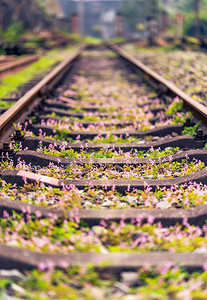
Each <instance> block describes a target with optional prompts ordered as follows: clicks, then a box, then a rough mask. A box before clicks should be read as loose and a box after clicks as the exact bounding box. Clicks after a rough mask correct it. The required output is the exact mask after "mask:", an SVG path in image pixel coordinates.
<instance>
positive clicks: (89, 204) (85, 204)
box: [83, 201, 91, 208]
mask: <svg viewBox="0 0 207 300" xmlns="http://www.w3.org/2000/svg"><path fill="white" fill-rule="evenodd" d="M83 207H84V208H90V207H91V202H90V201H86V202H85V203H84V204H83Z"/></svg>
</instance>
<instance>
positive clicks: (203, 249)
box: [192, 246, 207, 254]
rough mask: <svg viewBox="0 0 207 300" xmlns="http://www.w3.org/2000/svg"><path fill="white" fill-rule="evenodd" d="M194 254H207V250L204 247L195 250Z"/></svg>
mask: <svg viewBox="0 0 207 300" xmlns="http://www.w3.org/2000/svg"><path fill="white" fill-rule="evenodd" d="M192 253H197V254H206V253H207V248H206V247H205V246H202V247H200V248H198V249H196V250H194V251H193V252H192Z"/></svg>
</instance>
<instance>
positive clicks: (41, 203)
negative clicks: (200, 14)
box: [0, 47, 207, 299]
mask: <svg viewBox="0 0 207 300" xmlns="http://www.w3.org/2000/svg"><path fill="white" fill-rule="evenodd" d="M79 54H80V53H79ZM129 67H130V68H129ZM145 79H146V75H145V76H143V74H142V73H141V72H137V71H136V72H134V70H132V68H131V64H130V63H129V62H128V64H126V60H121V59H120V57H119V56H118V55H116V54H114V52H112V51H110V50H107V49H106V48H104V47H100V48H97V49H88V50H86V51H84V52H83V53H82V55H80V56H79V55H78V56H77V58H76V59H75V62H74V63H73V64H71V67H70V70H69V71H68V72H67V73H66V74H65V76H64V77H63V78H62V80H61V81H60V82H59V83H58V85H57V84H56V87H55V88H53V89H52V91H49V90H47V91H46V92H45V93H43V92H42V93H41V94H40V95H39V96H41V97H40V98H41V101H39V102H38V103H39V104H38V105H36V106H33V107H32V108H31V109H30V114H29V116H28V120H26V121H24V122H21V123H18V124H16V127H17V130H16V133H15V134H13V136H12V138H11V141H10V143H4V147H2V150H1V157H2V163H1V165H0V172H1V182H2V187H1V188H0V197H1V198H0V214H1V230H0V243H1V245H0V262H1V265H2V266H3V267H2V268H3V269H4V268H5V269H11V270H13V269H19V270H20V271H25V270H31V269H34V268H37V267H38V268H39V271H38V272H40V273H36V274H35V273H34V272H33V273H30V274H27V279H26V281H24V280H23V281H22V278H21V277H18V276H21V275H20V273H18V274H19V275H18V276H17V277H18V278H15V280H14V279H12V280H13V281H15V282H16V283H15V284H16V285H18V286H19V294H18V291H15V288H13V289H11V288H8V287H7V286H6V285H5V287H4V292H5V293H6V294H11V295H20V296H21V297H22V298H24V297H26V293H28V295H30V293H31V292H32V288H31V286H29V285H28V280H32V281H34V282H35V281H36V280H37V277H38V276H39V280H40V282H41V280H43V278H44V273H41V272H42V271H45V270H47V271H48V273H47V274H50V276H49V277H48V278H47V279H46V281H47V283H48V282H49V281H50V284H51V282H52V280H54V278H53V279H52V277H53V276H56V278H59V280H60V281H62V280H63V277H64V276H65V277H64V278H66V277H67V280H66V279H64V280H66V282H65V287H64V288H65V292H64V293H65V294H64V293H63V294H62V295H63V296H62V299H65V298H64V297H66V296H65V295H66V294H67V293H68V292H69V290H70V289H71V290H70V291H71V293H72V295H73V294H74V295H76V296H77V297H79V298H80V299H81V297H84V293H86V290H87V284H86V282H89V283H90V284H91V291H90V293H91V297H92V299H95V297H98V298H100V299H102V298H103V299H107V298H109V299H110V294H111V295H112V297H114V298H116V299H147V298H146V297H148V296H149V295H151V294H150V293H152V290H153V284H155V285H157V284H158V282H159V284H160V290H161V291H160V295H161V296H162V293H165V294H163V295H164V296H163V297H170V295H171V293H172V292H171V288H172V287H174V288H175V291H174V292H173V297H174V298H175V299H179V297H182V293H181V291H182V292H183V293H184V292H186V293H187V292H188V293H191V294H189V295H194V294H195V295H196V293H200V294H199V295H201V298H200V299H202V297H204V296H205V295H206V289H207V286H206V281H205V278H206V272H205V271H206V268H207V267H206V262H207V241H206V225H205V222H206V216H207V187H206V184H207V168H206V165H207V150H205V147H206V136H205V130H206V129H205V126H204V123H198V119H197V118H196V117H195V115H193V114H192V113H190V112H189V111H188V110H187V108H186V106H184V103H183V101H182V100H181V99H180V98H179V97H172V95H169V93H168V92H167V91H166V93H165V92H163V89H162V92H161V91H160V88H159V89H154V88H152V87H151V86H150V85H149V84H148V83H149V80H148V81H147V83H146V81H145ZM202 130H204V134H203V131H202ZM104 262H105V264H104V265H103V263H104ZM87 263H92V264H93V265H94V266H95V268H96V270H95V269H93V267H90V266H89V267H85V268H84V270H82V271H81V268H83V267H81V268H77V269H70V270H69V271H67V272H68V273H67V275H68V276H66V273H59V274H56V273H55V272H53V269H54V267H59V268H65V267H66V266H71V265H76V264H82V265H83V264H84V265H85V264H87ZM168 263H170V264H168ZM146 265H150V267H146ZM151 266H155V269H153V267H151ZM175 266H177V267H175ZM180 266H182V267H184V268H185V270H187V271H188V272H192V274H191V275H190V273H184V271H183V270H181V269H180ZM137 270H139V271H137ZM197 270H199V271H200V273H195V272H196V271H197ZM81 272H82V273H81ZM96 272H98V273H96ZM137 272H138V273H137ZM8 274H10V275H8ZM8 274H7V275H8V276H10V277H12V275H11V274H12V273H8ZM37 274H38V275H37ZM52 274H53V275H52ZM55 274H56V275H55ZM87 274H92V275H91V276H93V278H96V280H97V281H96V282H95V281H93V279H91V278H88V279H86V278H87ZM153 274H156V275H155V277H154V279H153V280H154V281H153V283H152V281H151V283H149V282H147V279H146V278H148V279H149V280H150V278H151V279H152V278H153V276H154V275H153ZM173 274H177V275H176V276H177V277H179V276H178V274H181V275H180V276H181V277H182V276H184V274H186V275H185V285H184V284H183V285H182V284H181V283H180V281H179V279H178V278H177V279H175V282H174V283H172V282H171V281H170V282H167V276H169V278H170V280H171V279H172V277H173ZM24 276H25V275H24ZM114 276H115V277H116V279H114ZM2 277H3V276H2ZM77 277H78V278H79V279H77ZM4 278H5V275H4ZM31 278H32V279H31ZM48 280H49V281H48ZM64 280H63V281H64ZM22 282H23V283H22ZM77 282H78V283H77ZM160 282H162V283H163V282H165V284H166V285H164V284H162V283H160ZM191 282H193V283H194V284H195V288H194V286H193V287H192V290H189V289H190V285H191ZM197 282H200V285H199V286H196V283H197ZM76 283H77V284H78V285H79V286H76ZM12 284H13V285H14V283H12ZM48 284H49V283H48ZM179 284H181V286H182V288H181V291H178V288H177V286H178V285H179ZM20 286H21V288H20ZM57 286H58V287H59V288H60V289H61V288H63V286H62V284H61V283H60V282H58V283H57ZM103 286H104V288H103ZM141 287H142V288H141ZM21 289H23V290H24V291H25V294H24V292H23V291H22V290H21ZM164 290H165V291H164ZM49 291H50V292H51V293H52V291H53V293H54V298H58V297H60V298H61V293H60V291H59V290H54V285H53V284H51V285H50V287H48V288H45V291H44V292H39V291H38V288H36V290H35V292H37V293H40V294H41V293H43V294H41V295H46V296H45V297H46V299H47V297H49V296H50V292H49ZM148 292H149V294H147V293H148ZM21 293H23V294H21ZM44 293H45V294H44ZM48 293H49V294H48ZM97 295H99V296H97ZM136 295H140V298H136V297H137V296H136ZM161 296H160V297H161ZM93 297H94V298H93ZM101 297H102V298H101ZM127 297H131V298H127ZM66 298H67V297H66ZM149 299H151V298H149ZM153 299H165V298H158V297H157V298H156V297H155V298H153ZM166 299H167V298H166ZM192 299H194V298H192ZM195 299H197V298H196V296H195ZM198 299H199V298H198Z"/></svg>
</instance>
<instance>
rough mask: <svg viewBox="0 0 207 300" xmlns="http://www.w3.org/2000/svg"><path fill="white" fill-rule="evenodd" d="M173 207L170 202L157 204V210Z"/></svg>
mask: <svg viewBox="0 0 207 300" xmlns="http://www.w3.org/2000/svg"><path fill="white" fill-rule="evenodd" d="M170 207H171V204H170V203H169V202H168V201H161V202H159V203H157V208H159V209H168V208H170Z"/></svg>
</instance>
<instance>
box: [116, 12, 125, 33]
mask: <svg viewBox="0 0 207 300" xmlns="http://www.w3.org/2000/svg"><path fill="white" fill-rule="evenodd" d="M115 30H116V37H120V36H123V17H122V14H121V12H117V14H116V20H115Z"/></svg>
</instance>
